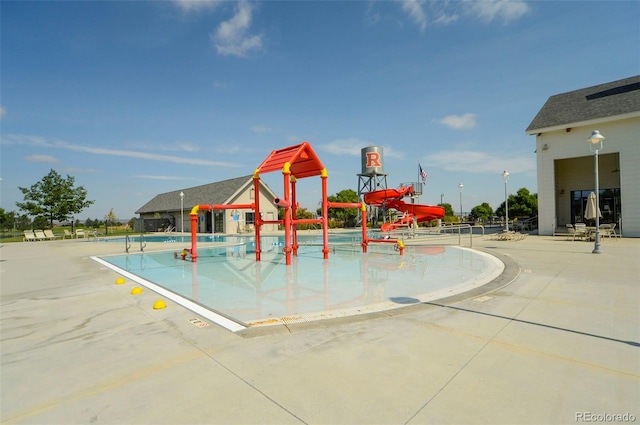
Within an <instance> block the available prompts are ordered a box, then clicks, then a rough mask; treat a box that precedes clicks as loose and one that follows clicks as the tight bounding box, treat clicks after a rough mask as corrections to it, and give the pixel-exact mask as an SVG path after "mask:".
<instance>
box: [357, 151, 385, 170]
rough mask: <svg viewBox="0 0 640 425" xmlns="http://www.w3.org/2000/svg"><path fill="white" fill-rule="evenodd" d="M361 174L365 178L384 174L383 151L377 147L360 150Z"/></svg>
mask: <svg viewBox="0 0 640 425" xmlns="http://www.w3.org/2000/svg"><path fill="white" fill-rule="evenodd" d="M361 158H362V174H363V175H365V176H370V175H376V174H384V168H383V163H384V159H383V151H382V148H381V147H379V146H367V147H366V148H362V156H361Z"/></svg>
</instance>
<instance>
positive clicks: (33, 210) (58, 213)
mask: <svg viewBox="0 0 640 425" xmlns="http://www.w3.org/2000/svg"><path fill="white" fill-rule="evenodd" d="M74 183H75V178H74V177H72V176H70V175H68V174H67V177H66V178H63V177H62V176H60V174H58V173H57V172H56V171H55V170H53V169H52V170H51V171H50V172H49V174H47V175H46V176H44V177H43V178H42V180H40V181H39V182H38V183H36V184H34V185H33V186H31V188H26V187H19V186H18V189H20V191H21V192H22V194H23V195H24V200H25V202H16V205H17V206H18V208H20V209H21V210H22V211H25V212H27V213H28V214H29V215H32V216H34V217H35V218H38V217H43V218H46V219H47V220H48V221H49V225H50V226H51V227H52V228H53V222H54V220H57V221H65V220H68V219H69V218H71V216H73V215H74V214H78V213H80V212H81V211H82V210H83V209H85V208H87V207H88V206H90V205H91V204H93V203H94V202H95V201H90V200H87V190H86V189H85V188H84V187H83V186H78V187H74Z"/></svg>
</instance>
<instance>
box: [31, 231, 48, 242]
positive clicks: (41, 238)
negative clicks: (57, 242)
mask: <svg viewBox="0 0 640 425" xmlns="http://www.w3.org/2000/svg"><path fill="white" fill-rule="evenodd" d="M33 234H34V235H36V239H38V240H39V241H46V240H47V237H46V236H45V234H44V232H43V231H42V230H39V229H38V230H34V231H33Z"/></svg>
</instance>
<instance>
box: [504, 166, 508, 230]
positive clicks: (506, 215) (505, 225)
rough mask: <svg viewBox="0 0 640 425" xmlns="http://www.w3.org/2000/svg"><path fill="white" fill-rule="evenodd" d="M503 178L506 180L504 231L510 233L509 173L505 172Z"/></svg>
mask: <svg viewBox="0 0 640 425" xmlns="http://www.w3.org/2000/svg"><path fill="white" fill-rule="evenodd" d="M502 178H503V179H504V229H505V231H506V232H508V231H509V197H508V196H507V182H508V181H509V172H508V171H507V170H504V171H503V172H502Z"/></svg>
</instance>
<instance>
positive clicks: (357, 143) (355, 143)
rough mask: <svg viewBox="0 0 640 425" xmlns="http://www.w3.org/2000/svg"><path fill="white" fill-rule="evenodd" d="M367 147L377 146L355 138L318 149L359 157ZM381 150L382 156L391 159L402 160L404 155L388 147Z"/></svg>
mask: <svg viewBox="0 0 640 425" xmlns="http://www.w3.org/2000/svg"><path fill="white" fill-rule="evenodd" d="M367 146H379V145H376V144H374V143H370V142H367V141H366V140H360V139H358V138H357V137H349V138H346V139H336V140H334V141H332V142H330V143H327V144H324V145H320V147H319V149H320V150H323V151H325V152H328V153H332V154H335V155H351V156H360V155H361V154H362V148H366V147H367ZM381 147H382V149H383V155H384V156H388V157H391V158H400V159H402V158H404V153H402V152H398V151H396V150H394V149H393V148H392V147H390V146H381Z"/></svg>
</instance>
